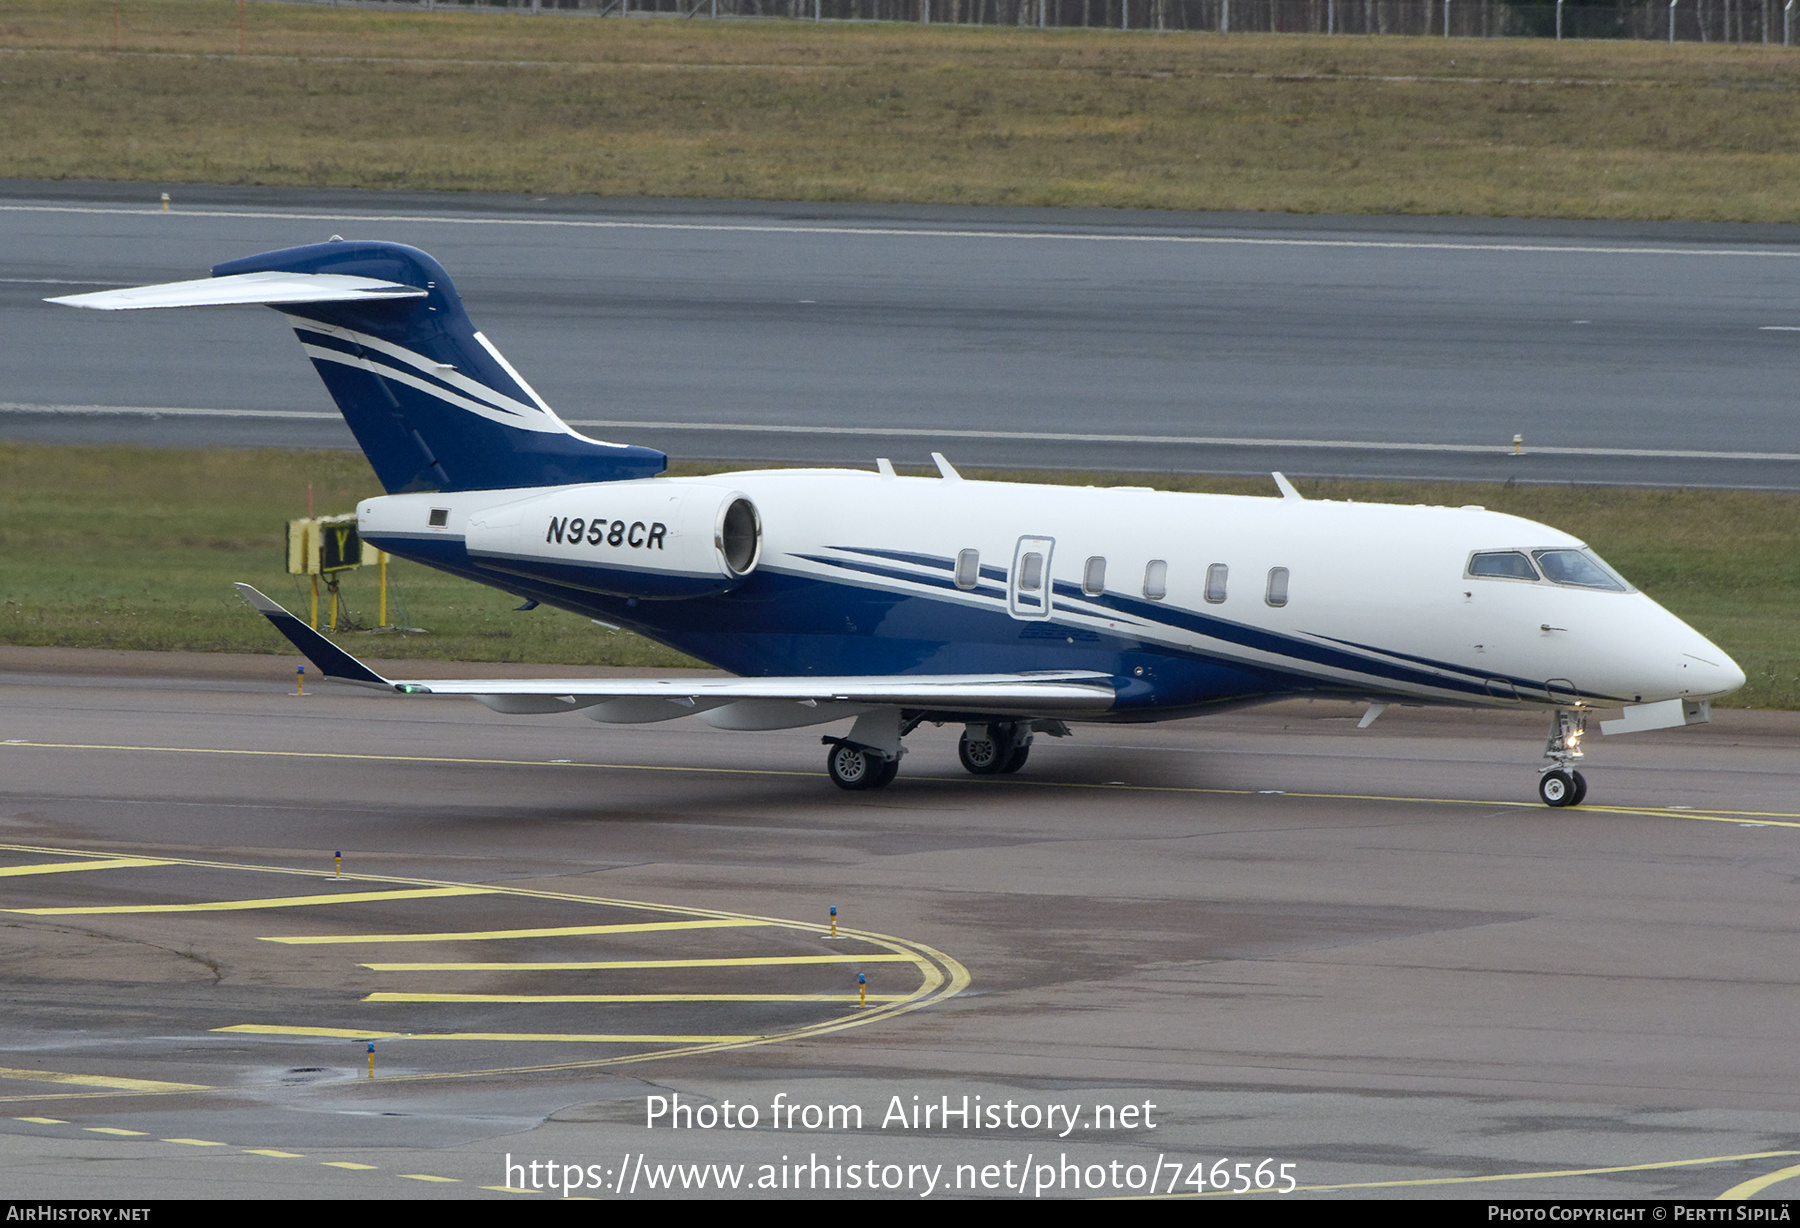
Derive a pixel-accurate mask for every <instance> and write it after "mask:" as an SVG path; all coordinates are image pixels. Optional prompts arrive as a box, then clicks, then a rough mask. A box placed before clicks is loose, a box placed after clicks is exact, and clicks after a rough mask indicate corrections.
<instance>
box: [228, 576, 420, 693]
mask: <svg viewBox="0 0 1800 1228" xmlns="http://www.w3.org/2000/svg"><path fill="white" fill-rule="evenodd" d="M237 591H238V596H240V597H242V598H243V599H244V600H245V601H247V602H249V603H250V604H251V605H253V606H255V607H256V612H257V613H258V614H261V615H262V616H263V617H264V618H266V619H268V620H269V621H270V622H271V623H273V624H275V630H277V631H279V632H281V634H283V635H285V636H287V637H288V639H289V640H290V641H291V642H292V643H293V645H294V647H295V648H298V649H299V650H300V655H301V656H303V657H305V658H306V659H307V660H308V661H311V662H312V663H313V665H314V666H316V667H317V668H318V671H319V672H320V673H321V674H324V675H325V676H326V677H327V678H331V679H334V680H336V681H338V682H355V683H360V684H361V685H363V686H378V687H385V688H392V687H393V685H394V684H393V683H391V682H389V681H388V680H387V679H386V678H383V677H382V676H381V675H380V674H378V673H376V672H375V671H374V670H372V669H370V668H369V667H368V666H366V665H364V664H363V663H362V662H361V661H358V660H357V659H356V658H355V657H353V656H351V655H350V654H349V653H347V652H345V651H344V650H343V649H342V648H339V647H338V646H337V645H336V644H333V643H332V642H331V641H330V640H328V639H326V638H325V637H324V636H322V635H320V634H319V633H318V632H317V631H314V630H313V629H312V628H311V627H309V626H307V625H306V624H305V623H303V622H301V621H300V620H299V619H298V618H295V617H294V616H293V615H292V614H289V613H288V612H287V611H286V610H284V609H282V608H281V607H280V606H278V605H276V604H275V603H274V602H273V601H271V600H269V598H267V597H265V596H263V595H262V594H261V593H259V592H257V591H256V590H255V589H254V588H251V587H250V586H249V585H248V584H239V585H238V586H237Z"/></svg>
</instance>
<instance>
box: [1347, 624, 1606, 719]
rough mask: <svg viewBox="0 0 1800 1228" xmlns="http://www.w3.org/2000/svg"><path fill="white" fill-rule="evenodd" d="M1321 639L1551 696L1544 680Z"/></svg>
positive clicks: (1597, 695) (1590, 694)
mask: <svg viewBox="0 0 1800 1228" xmlns="http://www.w3.org/2000/svg"><path fill="white" fill-rule="evenodd" d="M1319 638H1320V639H1322V640H1331V642H1332V643H1334V644H1348V645H1349V646H1350V647H1352V648H1361V649H1363V650H1365V651H1367V652H1379V653H1385V654H1386V655H1388V656H1390V657H1399V658H1400V659H1401V660H1403V661H1417V662H1419V663H1420V664H1422V665H1431V666H1435V667H1436V668H1438V669H1449V670H1455V671H1456V672H1457V673H1459V674H1467V675H1468V676H1469V677H1471V678H1480V679H1481V680H1482V683H1483V686H1482V689H1483V690H1486V689H1487V687H1486V683H1487V680H1488V679H1490V678H1491V679H1493V680H1494V681H1496V682H1508V683H1511V684H1512V685H1513V686H1516V687H1518V686H1522V687H1527V688H1529V689H1531V690H1534V691H1542V692H1544V694H1545V695H1549V694H1551V691H1550V688H1549V687H1548V686H1546V685H1545V681H1546V680H1545V679H1543V678H1539V679H1536V680H1533V679H1530V678H1520V677H1518V676H1516V675H1513V674H1502V673H1497V672H1496V673H1490V672H1487V671H1484V670H1479V669H1470V668H1468V667H1467V666H1462V665H1457V664H1456V663H1455V662H1452V661H1435V660H1433V659H1432V658H1430V657H1419V656H1414V655H1413V654H1412V653H1410V652H1399V651H1396V650H1395V649H1392V648H1377V647H1375V646H1374V645H1373V644H1359V643H1357V642H1356V641H1355V640H1340V639H1337V638H1335V637H1333V636H1329V635H1322V636H1320V637H1319ZM1565 681H1569V680H1567V679H1565ZM1575 695H1576V696H1577V697H1579V698H1581V699H1604V700H1607V701H1609V702H1611V703H1618V704H1628V703H1635V702H1636V701H1635V700H1630V699H1626V698H1624V697H1623V696H1619V695H1607V694H1605V693H1603V692H1600V691H1583V690H1580V689H1579V688H1578V689H1577V690H1576V691H1575Z"/></svg>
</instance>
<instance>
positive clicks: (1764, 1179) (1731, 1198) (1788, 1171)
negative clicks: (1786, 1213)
mask: <svg viewBox="0 0 1800 1228" xmlns="http://www.w3.org/2000/svg"><path fill="white" fill-rule="evenodd" d="M1788 1154H1790V1155H1792V1154H1793V1153H1792V1152H1789V1153H1788ZM1795 1177H1800V1164H1794V1165H1791V1166H1790V1167H1787V1168H1778V1169H1776V1170H1775V1171H1774V1172H1772V1173H1765V1174H1763V1175H1762V1176H1760V1177H1752V1178H1751V1179H1750V1180H1748V1181H1740V1182H1739V1183H1738V1184H1736V1185H1734V1186H1732V1187H1731V1188H1730V1189H1728V1190H1726V1191H1725V1192H1724V1193H1723V1194H1720V1195H1719V1201H1720V1202H1742V1201H1743V1200H1744V1199H1746V1198H1754V1197H1756V1196H1757V1195H1758V1194H1760V1193H1762V1192H1763V1191H1764V1190H1766V1189H1768V1188H1769V1187H1770V1186H1771V1185H1779V1184H1781V1183H1782V1182H1783V1181H1792V1180H1793V1179H1794V1178H1795Z"/></svg>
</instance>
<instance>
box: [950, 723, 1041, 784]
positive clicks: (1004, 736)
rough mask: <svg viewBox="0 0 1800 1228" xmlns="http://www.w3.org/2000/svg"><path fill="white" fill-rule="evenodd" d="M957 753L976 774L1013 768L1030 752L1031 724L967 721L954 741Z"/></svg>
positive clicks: (1027, 756) (1006, 770) (985, 774)
mask: <svg viewBox="0 0 1800 1228" xmlns="http://www.w3.org/2000/svg"><path fill="white" fill-rule="evenodd" d="M956 756H957V758H959V759H961V760H962V765H963V766H964V767H965V768H967V769H968V770H969V771H971V772H973V773H974V774H975V775H977V776H992V775H994V774H996V773H999V772H1016V771H1018V770H1019V769H1020V768H1022V767H1024V766H1025V760H1026V759H1028V758H1029V757H1030V756H1031V726H1030V725H1028V724H1024V723H1022V722H1012V721H1005V722H997V723H995V724H992V725H970V726H969V727H968V728H966V729H964V730H963V734H962V739H961V741H959V742H957V744H956Z"/></svg>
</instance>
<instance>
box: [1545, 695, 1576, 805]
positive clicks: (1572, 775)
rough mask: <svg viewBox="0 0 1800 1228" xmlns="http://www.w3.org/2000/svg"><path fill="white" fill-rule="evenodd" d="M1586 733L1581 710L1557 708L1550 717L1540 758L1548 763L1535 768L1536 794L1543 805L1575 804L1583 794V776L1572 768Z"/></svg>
mask: <svg viewBox="0 0 1800 1228" xmlns="http://www.w3.org/2000/svg"><path fill="white" fill-rule="evenodd" d="M1586 732H1587V712H1586V711H1585V710H1583V709H1580V708H1576V709H1569V708H1558V709H1557V710H1556V715H1555V716H1554V717H1553V718H1551V721H1550V739H1549V741H1547V742H1546V743H1545V744H1544V758H1546V759H1548V760H1550V762H1549V763H1548V764H1546V765H1544V766H1543V767H1541V768H1539V769H1538V773H1539V775H1538V797H1540V798H1541V799H1543V802H1544V805H1546V806H1579V805H1581V803H1582V800H1583V799H1584V798H1586V797H1587V778H1586V777H1585V776H1583V775H1582V774H1581V773H1580V772H1578V771H1576V770H1575V762H1576V760H1578V759H1580V758H1581V738H1582V735H1583V734H1585V733H1586Z"/></svg>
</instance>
